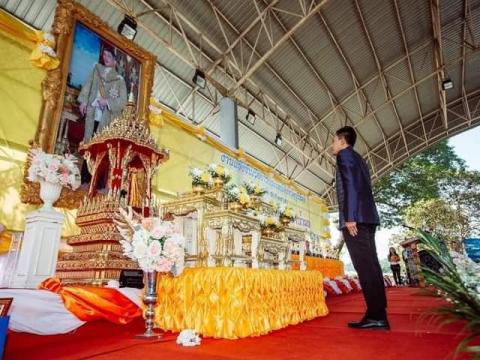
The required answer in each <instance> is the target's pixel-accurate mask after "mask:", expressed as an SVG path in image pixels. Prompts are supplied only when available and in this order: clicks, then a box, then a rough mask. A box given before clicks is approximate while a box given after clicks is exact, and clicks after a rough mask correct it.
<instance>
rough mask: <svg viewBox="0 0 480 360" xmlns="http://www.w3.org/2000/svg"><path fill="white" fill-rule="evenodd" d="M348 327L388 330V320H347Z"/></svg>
mask: <svg viewBox="0 0 480 360" xmlns="http://www.w3.org/2000/svg"><path fill="white" fill-rule="evenodd" d="M348 327H351V328H353V329H373V330H390V324H389V323H388V320H372V319H362V320H361V321H352V322H349V323H348Z"/></svg>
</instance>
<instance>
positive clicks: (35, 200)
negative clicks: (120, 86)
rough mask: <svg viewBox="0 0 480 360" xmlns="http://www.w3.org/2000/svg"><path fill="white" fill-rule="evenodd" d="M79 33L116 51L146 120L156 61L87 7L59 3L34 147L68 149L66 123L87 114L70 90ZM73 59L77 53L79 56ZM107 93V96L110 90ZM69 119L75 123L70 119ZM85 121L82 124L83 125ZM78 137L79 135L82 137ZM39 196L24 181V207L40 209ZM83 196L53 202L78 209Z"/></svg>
mask: <svg viewBox="0 0 480 360" xmlns="http://www.w3.org/2000/svg"><path fill="white" fill-rule="evenodd" d="M79 28H81V29H80V30H83V31H86V32H89V33H90V34H94V35H95V36H96V37H97V38H98V39H99V43H100V45H98V46H100V49H102V50H100V51H106V50H105V47H106V46H108V47H109V48H110V49H111V50H114V52H115V56H120V61H123V62H122V64H123V66H124V67H123V69H127V68H128V69H130V68H131V69H133V70H131V72H130V73H129V74H128V75H127V77H128V81H127V77H124V79H125V84H126V86H125V88H126V90H127V93H128V94H130V93H131V94H134V95H135V96H134V97H135V99H134V100H135V101H136V103H137V112H138V114H139V117H140V118H142V119H146V118H147V113H148V105H149V99H150V94H151V89H152V85H153V77H154V67H155V61H156V58H155V56H154V55H152V54H150V53H149V52H147V51H146V50H144V49H142V48H141V47H139V46H138V45H136V44H135V43H134V42H132V41H130V40H128V39H126V38H124V37H122V36H121V35H119V34H118V33H117V32H116V31H115V30H113V29H111V28H110V27H109V26H108V25H107V24H106V23H105V22H103V20H101V19H100V18H99V17H98V16H96V15H94V14H93V13H91V12H90V11H89V10H87V9H86V8H85V7H83V6H81V5H79V4H77V3H75V2H74V1H73V0H59V1H58V5H57V8H56V11H55V19H54V22H53V25H52V33H53V35H54V36H55V38H56V44H57V46H56V53H57V56H58V59H59V60H60V66H59V67H58V68H56V69H54V70H49V71H47V75H46V77H45V79H44V80H43V82H42V97H43V103H42V108H41V111H40V118H39V121H38V126H37V131H36V133H35V138H34V141H33V143H34V146H38V147H41V148H42V149H43V150H44V151H46V152H48V153H54V152H57V153H61V152H64V151H65V150H67V151H68V150H70V149H69V144H70V142H69V140H68V139H67V137H68V136H69V135H68V124H70V125H71V127H73V125H78V123H80V121H79V122H78V123H77V122H76V121H75V119H76V118H80V116H76V115H79V114H80V113H81V114H82V115H85V114H84V113H82V112H81V111H80V112H79V110H78V109H79V106H78V101H77V97H78V96H79V93H80V90H81V85H80V86H79V89H75V88H74V86H73V85H71V84H72V83H74V81H72V70H71V69H72V66H71V64H72V61H73V62H74V61H77V62H78V59H75V58H72V53H73V52H74V51H75V49H76V44H74V41H77V38H78V35H76V34H77V33H78V31H79ZM76 54H78V52H77V53H76ZM122 59H124V60H122ZM101 60H102V55H100V60H99V62H100V61H101ZM125 62H128V64H127V65H125V64H124V63H125ZM129 64H133V65H129ZM116 66H117V67H116V69H118V58H117V65H116ZM91 71H93V70H91ZM122 75H123V74H122ZM133 75H135V80H136V83H134V82H133V80H131V79H133ZM130 80H131V81H130ZM108 90H109V91H110V89H108ZM117 92H118V91H117ZM117 96H118V95H117ZM131 96H133V95H131ZM72 109H73V110H72ZM69 115H70V116H69ZM72 118H73V121H72V120H71V119H72ZM83 121H84V122H85V124H86V121H85V120H83ZM59 134H60V135H59ZM80 134H81V136H83V134H82V133H80ZM61 137H64V140H65V142H66V143H67V145H64V146H63V148H62V146H59V145H62V144H61V141H60V140H61V139H60V138H61ZM77 137H78V136H77ZM77 141H78V139H77ZM28 166H29V161H27V163H26V169H25V174H26V170H27V169H28ZM38 191H39V184H37V183H31V182H29V181H28V180H27V179H26V176H25V179H24V184H23V187H22V191H21V198H22V202H24V203H30V204H41V200H40V198H39V196H38ZM84 195H85V192H84V191H81V190H77V191H75V192H74V191H72V190H70V189H67V188H63V190H62V194H61V196H60V199H59V200H58V201H57V202H56V204H55V206H57V207H64V208H68V209H73V208H76V207H78V205H79V203H80V200H81V199H82V198H83V196H84Z"/></svg>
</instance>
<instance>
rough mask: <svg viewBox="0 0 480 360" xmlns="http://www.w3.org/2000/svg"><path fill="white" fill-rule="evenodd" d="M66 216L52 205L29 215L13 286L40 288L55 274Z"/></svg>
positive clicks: (11, 285)
mask: <svg viewBox="0 0 480 360" xmlns="http://www.w3.org/2000/svg"><path fill="white" fill-rule="evenodd" d="M63 220H64V216H63V214H61V213H59V212H58V211H55V210H53V209H51V210H47V209H42V210H38V211H34V212H32V213H30V214H28V215H27V216H26V227H25V233H24V236H23V242H22V249H21V250H20V255H19V259H18V265H17V268H16V270H15V275H14V276H13V279H12V282H11V284H10V287H13V288H37V286H38V285H39V284H40V283H41V282H42V281H43V280H45V279H47V278H49V277H51V276H53V275H55V268H56V266H57V257H58V248H59V246H60V237H61V234H62V225H63Z"/></svg>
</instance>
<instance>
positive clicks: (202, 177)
mask: <svg viewBox="0 0 480 360" xmlns="http://www.w3.org/2000/svg"><path fill="white" fill-rule="evenodd" d="M188 175H190V176H191V177H192V184H193V185H205V186H210V185H211V184H212V178H211V177H210V175H209V174H208V172H206V171H205V170H202V169H199V168H190V171H189V173H188Z"/></svg>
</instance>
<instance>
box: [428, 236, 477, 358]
mask: <svg viewBox="0 0 480 360" xmlns="http://www.w3.org/2000/svg"><path fill="white" fill-rule="evenodd" d="M419 235H420V240H421V242H422V244H423V245H424V246H425V250H427V251H428V253H429V254H430V255H431V256H432V257H433V259H435V260H436V262H437V263H438V265H439V266H440V269H435V268H433V267H432V268H430V267H427V266H422V272H423V275H424V277H425V280H426V282H427V284H429V285H432V287H431V288H430V289H431V291H432V294H433V295H439V296H442V297H443V298H444V299H445V300H446V301H447V302H448V303H449V304H447V305H442V306H440V307H438V308H437V309H435V310H434V313H437V314H439V315H441V316H447V317H450V319H448V320H446V321H445V323H449V322H452V321H451V320H460V321H461V322H462V323H463V325H464V330H465V331H464V332H463V334H465V338H464V339H463V340H462V341H461V342H460V343H459V345H458V347H457V352H460V351H466V352H469V353H471V354H472V357H473V358H478V357H479V355H480V347H479V346H478V345H477V342H475V341H476V340H477V339H478V337H479V336H480V285H479V284H480V265H479V264H476V263H475V262H473V261H472V260H471V259H469V258H468V257H467V256H465V255H463V254H459V253H457V252H449V251H448V250H447V247H446V246H445V244H444V243H443V241H442V240H439V239H436V238H434V237H433V236H432V235H431V234H430V233H427V232H424V231H419Z"/></svg>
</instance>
